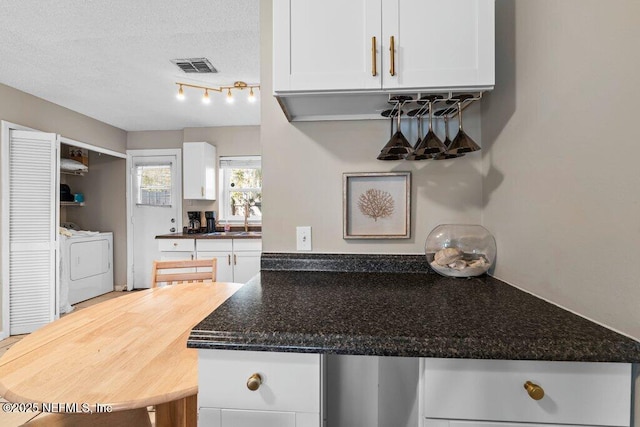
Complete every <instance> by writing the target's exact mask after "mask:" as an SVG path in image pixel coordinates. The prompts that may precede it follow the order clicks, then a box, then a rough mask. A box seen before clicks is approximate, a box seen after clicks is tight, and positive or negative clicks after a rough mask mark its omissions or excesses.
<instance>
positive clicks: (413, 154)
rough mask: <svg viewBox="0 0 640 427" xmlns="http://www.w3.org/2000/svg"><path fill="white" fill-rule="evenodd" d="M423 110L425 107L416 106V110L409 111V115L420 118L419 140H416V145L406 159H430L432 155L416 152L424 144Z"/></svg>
mask: <svg viewBox="0 0 640 427" xmlns="http://www.w3.org/2000/svg"><path fill="white" fill-rule="evenodd" d="M422 112H423V108H416V109H415V110H411V111H409V112H408V113H407V116H409V117H415V118H416V119H417V120H418V126H417V127H418V140H417V141H416V143H415V145H414V146H413V151H412V152H411V153H409V154H407V157H406V158H405V159H406V160H426V159H430V158H431V156H428V155H426V154H416V153H417V152H418V150H419V149H420V146H421V145H422V141H423V139H422Z"/></svg>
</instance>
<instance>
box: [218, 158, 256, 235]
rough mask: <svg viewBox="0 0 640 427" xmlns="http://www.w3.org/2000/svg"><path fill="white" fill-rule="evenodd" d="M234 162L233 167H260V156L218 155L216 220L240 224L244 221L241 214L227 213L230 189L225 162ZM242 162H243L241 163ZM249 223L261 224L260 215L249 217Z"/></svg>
mask: <svg viewBox="0 0 640 427" xmlns="http://www.w3.org/2000/svg"><path fill="white" fill-rule="evenodd" d="M227 162H230V163H232V164H233V163H235V164H233V167H234V168H242V167H246V168H249V169H251V168H257V167H260V168H262V157H261V156H224V157H220V160H219V164H218V178H219V182H220V187H219V189H218V190H219V191H218V193H219V194H218V195H219V198H218V200H219V204H218V211H219V212H218V214H219V215H218V219H217V220H218V221H219V222H220V223H225V222H226V223H229V224H240V223H244V216H242V215H229V213H230V209H231V208H230V206H229V204H228V200H229V197H228V193H229V192H230V191H231V190H230V187H229V177H230V172H229V170H230V169H231V168H230V167H225V166H226V165H225V163H227ZM243 163H244V164H243ZM234 191H236V192H237V191H239V192H250V191H262V189H261V188H243V189H241V190H238V189H234ZM248 223H249V224H261V223H262V216H261V217H259V218H256V217H249V219H248Z"/></svg>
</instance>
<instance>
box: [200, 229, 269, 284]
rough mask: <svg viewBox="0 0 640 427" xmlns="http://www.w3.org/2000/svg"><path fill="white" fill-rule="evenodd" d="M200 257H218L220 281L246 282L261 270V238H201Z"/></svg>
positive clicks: (218, 278)
mask: <svg viewBox="0 0 640 427" xmlns="http://www.w3.org/2000/svg"><path fill="white" fill-rule="evenodd" d="M196 252H197V258H198V259H208V258H215V259H217V260H218V261H217V269H218V271H217V274H216V276H217V280H218V282H235V283H246V282H247V281H248V280H249V279H251V278H252V277H253V276H255V275H256V274H258V272H259V271H260V254H261V252H262V240H261V239H199V240H198V241H197V243H196Z"/></svg>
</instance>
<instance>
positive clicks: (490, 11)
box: [273, 0, 494, 95]
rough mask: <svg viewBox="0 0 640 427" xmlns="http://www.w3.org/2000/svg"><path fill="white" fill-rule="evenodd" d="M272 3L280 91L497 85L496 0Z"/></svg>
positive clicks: (286, 0)
mask: <svg viewBox="0 0 640 427" xmlns="http://www.w3.org/2000/svg"><path fill="white" fill-rule="evenodd" d="M273 7H274V10H273V23H274V32H273V37H274V40H273V46H274V47H273V49H274V52H273V54H274V57H273V62H274V92H275V93H276V95H280V94H282V95H286V94H287V93H296V92H298V93H309V92H332V91H338V92H341V91H360V92H364V91H366V92H370V91H376V90H377V91H386V90H388V91H393V90H396V89H403V90H404V89H426V90H440V91H442V90H456V89H458V90H465V89H470V90H471V89H491V88H493V85H494V0H357V1H356V0H349V1H344V0H342V1H339V0H326V1H322V2H308V1H302V0H274V1H273ZM392 40H393V41H392ZM392 47H393V49H391V48H392ZM423 91H424V90H423Z"/></svg>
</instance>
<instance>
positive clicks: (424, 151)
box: [416, 95, 447, 158]
mask: <svg viewBox="0 0 640 427" xmlns="http://www.w3.org/2000/svg"><path fill="white" fill-rule="evenodd" d="M438 99H442V96H441V95H429V96H425V97H423V98H422V100H421V101H419V102H426V104H427V107H428V108H429V130H428V131H427V134H426V135H425V136H424V138H422V145H421V146H420V147H418V149H417V150H416V154H417V155H428V156H429V158H431V156H432V155H434V154H438V153H443V152H444V151H446V149H447V147H446V146H445V145H444V143H443V142H442V141H441V140H440V138H438V135H436V133H435V132H434V131H433V105H434V103H435V101H437V100H438Z"/></svg>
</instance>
